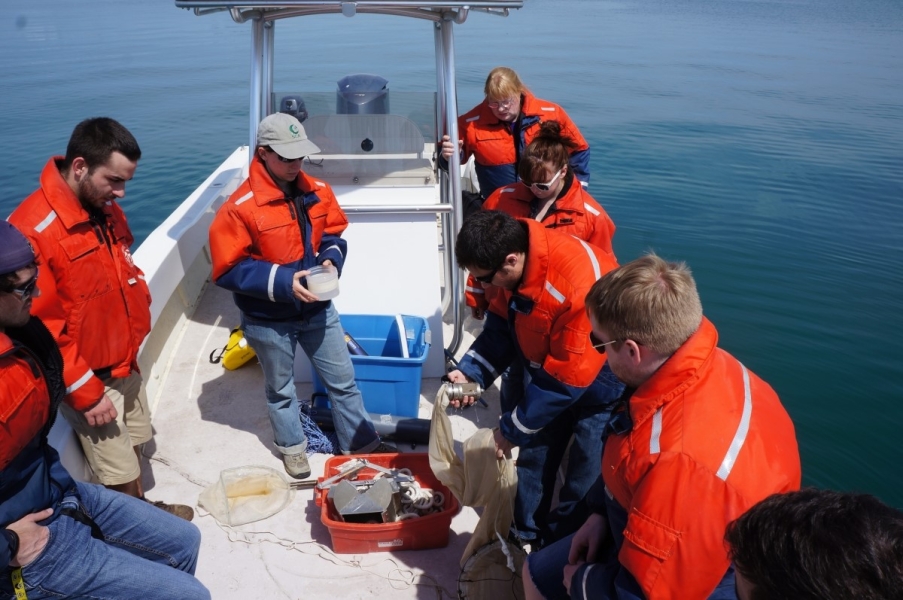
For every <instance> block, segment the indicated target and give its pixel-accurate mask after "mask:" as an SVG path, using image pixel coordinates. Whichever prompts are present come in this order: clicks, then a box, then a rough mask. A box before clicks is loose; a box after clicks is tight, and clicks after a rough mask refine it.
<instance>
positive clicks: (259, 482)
mask: <svg viewBox="0 0 903 600" xmlns="http://www.w3.org/2000/svg"><path fill="white" fill-rule="evenodd" d="M291 499H292V497H291V489H290V488H289V485H288V483H287V482H286V481H285V479H284V478H283V477H282V475H281V474H280V473H279V471H276V470H275V469H271V468H269V467H261V466H245V467H234V468H232V469H226V470H225V471H222V472H221V473H220V477H219V481H217V482H216V483H215V484H213V485H211V486H210V487H208V488H207V489H205V490H204V491H203V492H201V496H200V498H198V504H200V505H201V507H202V508H204V510H206V511H208V512H209V513H210V514H211V515H213V517H214V518H215V519H216V520H217V521H219V522H220V523H222V524H223V525H231V526H235V525H244V524H245V523H253V522H254V521H260V520H261V519H266V518H267V517H270V516H272V515H275V514H276V513H277V512H279V511H280V510H282V509H283V508H285V507H286V506H287V505H288V503H289V502H290V501H291Z"/></svg>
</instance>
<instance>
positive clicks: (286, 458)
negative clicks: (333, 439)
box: [282, 452, 310, 479]
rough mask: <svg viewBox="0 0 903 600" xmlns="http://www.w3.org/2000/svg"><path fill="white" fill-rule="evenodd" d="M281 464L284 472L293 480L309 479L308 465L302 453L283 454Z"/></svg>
mask: <svg viewBox="0 0 903 600" xmlns="http://www.w3.org/2000/svg"><path fill="white" fill-rule="evenodd" d="M282 464H283V465H285V472H286V473H288V474H289V475H291V476H292V477H294V478H295V479H304V478H306V477H310V464H309V463H308V462H307V454H305V453H304V452H301V453H299V454H283V455H282Z"/></svg>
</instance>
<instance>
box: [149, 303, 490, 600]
mask: <svg viewBox="0 0 903 600" xmlns="http://www.w3.org/2000/svg"><path fill="white" fill-rule="evenodd" d="M237 323H238V311H237V309H236V308H235V306H234V304H233V303H232V299H231V295H230V294H229V293H227V292H225V291H223V290H221V289H219V288H216V287H215V286H212V285H210V286H208V288H207V290H206V291H205V293H204V297H203V299H202V302H201V304H200V307H199V308H198V310H197V311H196V313H195V314H194V316H193V317H192V319H191V320H190V322H189V323H188V324H187V326H185V327H184V328H183V329H182V330H181V331H176V332H175V333H174V334H173V335H177V336H179V340H178V348H177V350H176V352H175V355H174V358H173V359H172V363H171V364H170V365H169V368H168V369H167V371H166V380H165V382H164V385H163V387H162V393H161V394H160V396H159V398H156V399H153V398H152V399H151V403H152V407H153V411H154V416H153V425H154V439H153V440H152V441H151V442H150V443H149V444H147V446H146V447H145V449H144V453H145V455H146V456H148V457H150V458H149V460H147V459H146V460H145V465H144V468H143V473H144V475H143V477H144V483H145V487H146V490H147V496H148V497H149V498H151V499H153V500H163V501H166V502H179V503H184V504H189V505H191V506H193V507H195V510H196V511H197V512H198V514H197V515H196V516H195V519H194V523H195V524H196V525H197V526H198V527H199V528H200V530H201V534H202V543H201V554H200V559H199V562H198V567H197V577H198V578H199V579H200V580H201V581H202V582H203V583H204V584H205V585H206V586H207V587H208V588H209V589H210V591H211V593H212V595H213V598H215V599H220V598H252V599H257V598H261V599H262V598H287V599H292V600H295V599H300V598H304V600H318V599H321V598H322V599H327V598H328V599H330V600H334V599H354V598H375V597H379V596H387V597H391V598H393V599H394V598H423V599H427V598H429V599H434V598H440V597H442V596H445V595H446V594H447V597H449V598H455V597H457V578H458V574H459V572H460V568H459V560H460V558H461V554H462V552H463V551H464V547H465V546H466V545H467V542H468V540H469V539H470V532H471V531H473V529H474V527H475V525H476V523H477V520H478V515H477V513H476V512H475V511H474V509H472V508H468V507H464V508H462V509H461V512H460V513H459V514H458V515H456V516H455V517H454V519H453V520H452V524H451V532H450V535H449V544H448V546H447V547H445V548H440V549H434V550H412V551H399V552H379V553H371V554H361V555H350V554H342V555H335V554H333V553H332V551H331V543H330V541H331V538H330V534H329V531H328V530H327V528H326V527H325V526H324V525H323V524H322V523H321V522H320V509H319V507H317V506H316V505H315V503H314V492H313V490H300V491H293V492H292V495H293V497H292V500H291V502H290V504H289V505H288V506H287V507H286V508H285V509H283V510H282V511H281V512H279V513H277V514H276V515H274V516H272V517H270V518H268V519H265V520H262V521H258V522H255V523H250V524H247V525H243V526H239V527H234V528H229V527H225V526H221V525H219V524H218V523H217V522H216V520H215V519H214V518H213V517H212V516H209V515H206V514H205V513H204V511H203V510H198V507H197V500H198V495H199V494H200V492H201V491H202V490H203V489H204V488H205V487H206V486H208V485H210V484H212V483H214V482H215V481H216V480H217V479H218V477H219V474H220V471H222V470H223V469H227V468H230V467H237V466H243V465H264V466H269V467H272V468H274V469H276V470H278V471H280V472H282V462H281V459H280V458H279V456H278V454H277V453H276V451H275V448H274V447H273V445H272V443H271V440H272V435H271V430H270V424H269V420H268V418H267V414H266V407H265V401H264V397H263V385H264V384H263V375H262V373H261V370H260V367H259V365H258V364H257V363H256V360H255V361H253V362H252V363H249V364H247V365H245V366H244V367H242V368H240V369H238V370H236V371H226V370H225V369H223V368H222V366H220V365H218V364H216V365H215V364H210V362H209V360H208V356H209V354H210V352H211V350H213V349H216V348H221V347H222V346H223V344H224V343H225V341H226V339H227V338H228V336H229V330H230V329H231V328H232V327H234V326H235V325H236V324H237ZM474 327H476V328H477V330H478V328H479V323H472V322H470V323H468V327H466V328H465V329H470V330H471V331H474ZM449 337H450V327H449V326H448V325H446V339H449ZM472 340H473V336H472V335H471V334H470V333H466V332H465V335H464V341H463V343H462V344H461V348H462V350H464V349H466V348H467V347H468V346H469V345H470V343H471V341H472ZM440 351H441V349H440ZM459 354H461V351H459ZM439 385H440V383H439V380H438V379H426V380H424V381H423V389H422V395H421V399H420V406H419V412H420V417H421V418H430V416H431V414H432V405H433V401H434V400H435V395H436V392H437V391H438V389H439ZM310 394H311V386H310V384H299V385H298V395H299V397H300V398H302V399H304V398H309V397H310ZM485 398H486V400H487V401H488V403H489V408H488V409H487V408H483V407H476V408H472V409H468V410H466V411H460V410H456V411H453V413H452V423H453V427H454V431H455V439H456V441H457V442H461V441H463V440H464V439H466V438H467V437H469V436H470V435H471V434H472V433H473V432H474V431H476V429H477V428H479V427H492V426H494V424H495V423H496V421H497V418H498V417H497V415H498V393H497V389H496V388H492V389H491V390H490V391H488V392H487V393H486V395H485ZM397 445H398V447H399V451H400V452H426V451H427V446H426V445H418V446H417V447H416V448H414V449H412V448H411V444H410V443H403V442H399V443H398V444H397ZM456 445H457V446H458V449H459V451H460V444H456ZM327 458H329V456H328V455H323V454H315V455H311V457H310V463H311V468H312V470H313V472H312V475H311V477H312V478H316V477H317V476H320V475H322V473H323V467H324V463H325V462H326V460H327ZM437 586H438V587H441V588H442V589H444V590H445V593H443V594H440V593H439V590H438V589H437Z"/></svg>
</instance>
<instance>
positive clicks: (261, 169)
mask: <svg viewBox="0 0 903 600" xmlns="http://www.w3.org/2000/svg"><path fill="white" fill-rule="evenodd" d="M295 183H296V184H297V186H298V190H299V191H301V192H303V193H305V194H308V193H310V192H313V191H315V190H316V189H317V188H318V187H319V186H318V185H317V181H316V179H314V178H313V177H311V176H310V175H308V174H307V173H305V172H304V171H298V178H297V179H295ZM248 184H249V185H250V186H251V191H252V192H254V201H255V202H257V205H258V206H262V205H264V204H268V203H270V202H275V201H277V200H284V199H285V192H283V191H282V188H280V187H279V186H278V185H276V182H275V181H273V177H272V176H271V175H270V172H269V171H267V168H266V165H264V164H263V161H262V160H260V158H258V157H256V156H255V157H254V160H252V161H251V167H250V174H249V176H248Z"/></svg>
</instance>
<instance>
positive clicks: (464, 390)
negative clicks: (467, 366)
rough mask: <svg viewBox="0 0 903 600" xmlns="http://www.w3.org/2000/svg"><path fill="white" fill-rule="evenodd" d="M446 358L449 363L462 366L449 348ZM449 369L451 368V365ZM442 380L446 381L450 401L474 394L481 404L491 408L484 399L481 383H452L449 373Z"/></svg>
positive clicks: (457, 366) (456, 366)
mask: <svg viewBox="0 0 903 600" xmlns="http://www.w3.org/2000/svg"><path fill="white" fill-rule="evenodd" d="M445 358H446V359H447V360H448V364H451V365H452V366H453V367H454V368H456V369H457V368H459V367H460V365H458V361H457V360H455V357H454V355H452V353H451V352H449V351H448V350H446V351H445ZM449 370H451V368H450V367H449ZM442 381H444V382H446V384H445V386H446V387H445V391H446V393H447V394H448V399H449V401H451V400H458V401H460V400H463V399H464V396H474V397H475V398H476V399H477V400H478V401H479V402H480V404H482V405H483V406H484V407H486V408H489V403H488V402H486V401H485V400H483V388H482V386H480V384H479V383H471V382H468V383H452V382H451V380H450V379H449V378H448V375H443V376H442ZM456 386H460V387H456ZM465 386H467V387H465ZM465 408H467V407H465Z"/></svg>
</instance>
